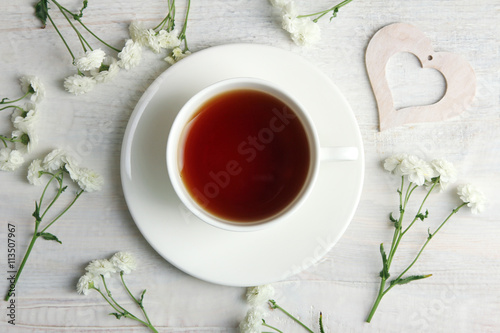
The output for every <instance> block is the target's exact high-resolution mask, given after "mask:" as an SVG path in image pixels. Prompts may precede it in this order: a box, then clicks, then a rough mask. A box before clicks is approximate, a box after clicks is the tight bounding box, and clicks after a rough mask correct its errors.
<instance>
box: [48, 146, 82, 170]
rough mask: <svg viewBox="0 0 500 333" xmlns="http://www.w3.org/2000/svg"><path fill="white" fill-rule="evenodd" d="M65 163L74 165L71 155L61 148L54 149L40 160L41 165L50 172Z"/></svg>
mask: <svg viewBox="0 0 500 333" xmlns="http://www.w3.org/2000/svg"><path fill="white" fill-rule="evenodd" d="M66 164H71V165H76V163H75V161H74V159H73V157H72V156H70V155H69V154H68V153H67V152H66V151H64V150H62V149H54V150H53V151H51V152H50V153H49V154H48V155H47V156H45V158H44V159H43V162H42V167H43V168H44V169H45V170H47V171H50V172H54V171H57V170H59V169H61V168H62V167H63V166H65V165H66Z"/></svg>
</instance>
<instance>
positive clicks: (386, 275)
mask: <svg viewBox="0 0 500 333" xmlns="http://www.w3.org/2000/svg"><path fill="white" fill-rule="evenodd" d="M380 254H381V255H382V270H381V271H380V277H381V278H382V279H384V280H387V279H388V278H389V276H391V274H389V267H387V255H386V254H385V250H384V243H380Z"/></svg>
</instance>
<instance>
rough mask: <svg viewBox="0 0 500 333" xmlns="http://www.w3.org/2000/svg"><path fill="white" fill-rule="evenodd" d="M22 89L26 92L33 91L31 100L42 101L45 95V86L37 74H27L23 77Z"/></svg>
mask: <svg viewBox="0 0 500 333" xmlns="http://www.w3.org/2000/svg"><path fill="white" fill-rule="evenodd" d="M20 81H21V90H22V91H23V92H24V93H27V92H31V97H30V99H31V101H32V102H35V103H37V102H40V101H41V100H42V99H43V98H44V97H45V86H44V85H43V84H42V81H40V79H39V78H38V77H36V76H33V75H25V76H23V77H21V80H20Z"/></svg>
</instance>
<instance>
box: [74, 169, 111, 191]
mask: <svg viewBox="0 0 500 333" xmlns="http://www.w3.org/2000/svg"><path fill="white" fill-rule="evenodd" d="M64 167H65V169H66V171H68V173H69V176H70V177H71V179H72V180H73V181H74V182H76V183H77V184H78V186H79V187H80V188H81V189H82V190H84V191H85V192H96V191H100V190H101V189H102V185H103V183H104V180H103V178H102V177H101V175H99V174H98V173H97V172H95V171H94V170H92V169H89V168H82V167H79V166H78V165H76V164H75V163H68V164H65V165H64Z"/></svg>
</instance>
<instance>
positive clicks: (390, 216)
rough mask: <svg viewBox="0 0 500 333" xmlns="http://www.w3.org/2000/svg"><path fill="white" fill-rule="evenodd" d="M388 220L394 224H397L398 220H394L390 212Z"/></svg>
mask: <svg viewBox="0 0 500 333" xmlns="http://www.w3.org/2000/svg"><path fill="white" fill-rule="evenodd" d="M389 220H391V222H394V223H396V222H398V220H396V219H395V218H394V216H392V212H391V213H390V214H389Z"/></svg>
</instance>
